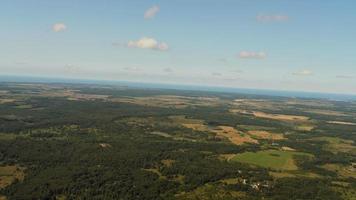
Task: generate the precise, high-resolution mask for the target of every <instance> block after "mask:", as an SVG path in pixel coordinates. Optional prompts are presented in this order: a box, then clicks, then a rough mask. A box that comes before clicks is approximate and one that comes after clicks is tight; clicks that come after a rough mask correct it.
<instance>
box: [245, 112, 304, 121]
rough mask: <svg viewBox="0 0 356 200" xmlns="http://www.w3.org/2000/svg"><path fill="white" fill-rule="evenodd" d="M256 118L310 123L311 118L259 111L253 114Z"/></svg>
mask: <svg viewBox="0 0 356 200" xmlns="http://www.w3.org/2000/svg"><path fill="white" fill-rule="evenodd" d="M252 113H253V115H254V116H255V117H260V118H265V119H274V120H280V121H308V120H309V117H306V116H299V115H283V114H269V113H264V112H259V111H254V112H252Z"/></svg>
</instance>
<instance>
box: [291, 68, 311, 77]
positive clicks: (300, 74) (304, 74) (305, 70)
mask: <svg viewBox="0 0 356 200" xmlns="http://www.w3.org/2000/svg"><path fill="white" fill-rule="evenodd" d="M293 75H296V76H310V75H313V72H312V71H310V70H307V69H303V70H300V71H297V72H294V73H293Z"/></svg>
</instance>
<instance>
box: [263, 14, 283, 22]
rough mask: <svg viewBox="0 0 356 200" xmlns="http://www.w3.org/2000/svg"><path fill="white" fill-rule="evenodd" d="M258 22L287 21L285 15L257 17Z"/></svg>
mask: <svg viewBox="0 0 356 200" xmlns="http://www.w3.org/2000/svg"><path fill="white" fill-rule="evenodd" d="M256 19H257V21H259V22H286V21H288V20H289V17H288V16H287V15H257V17H256Z"/></svg>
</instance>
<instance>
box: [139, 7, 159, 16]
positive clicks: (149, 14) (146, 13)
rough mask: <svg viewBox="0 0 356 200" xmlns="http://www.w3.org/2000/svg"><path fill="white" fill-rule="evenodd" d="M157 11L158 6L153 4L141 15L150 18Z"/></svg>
mask: <svg viewBox="0 0 356 200" xmlns="http://www.w3.org/2000/svg"><path fill="white" fill-rule="evenodd" d="M158 12H159V7H158V6H156V5H155V6H152V7H150V8H149V9H147V10H146V12H145V14H144V16H143V17H144V18H145V19H152V18H154V17H155V16H156V14H157V13H158Z"/></svg>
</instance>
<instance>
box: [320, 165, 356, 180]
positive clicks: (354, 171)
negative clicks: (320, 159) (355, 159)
mask: <svg viewBox="0 0 356 200" xmlns="http://www.w3.org/2000/svg"><path fill="white" fill-rule="evenodd" d="M322 168H324V169H326V170H329V171H333V172H336V173H337V174H338V175H339V176H342V177H345V178H349V177H351V178H356V164H355V165H354V166H353V165H349V166H345V165H340V164H331V163H330V164H325V165H323V166H322Z"/></svg>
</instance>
